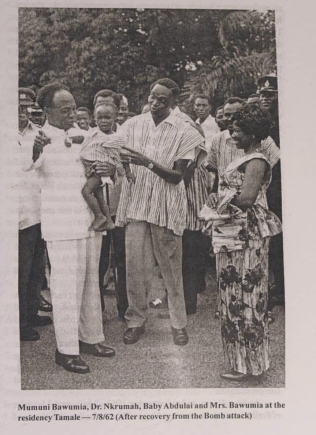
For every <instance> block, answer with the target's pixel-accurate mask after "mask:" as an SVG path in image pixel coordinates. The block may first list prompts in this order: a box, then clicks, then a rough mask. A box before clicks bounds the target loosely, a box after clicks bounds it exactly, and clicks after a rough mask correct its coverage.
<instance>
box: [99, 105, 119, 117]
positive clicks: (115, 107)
mask: <svg viewBox="0 0 316 435" xmlns="http://www.w3.org/2000/svg"><path fill="white" fill-rule="evenodd" d="M99 107H111V109H114V110H115V112H116V113H118V110H119V109H118V107H117V106H116V104H112V103H101V104H98V105H97V106H96V107H95V108H94V112H93V114H94V115H95V114H96V111H97V109H99Z"/></svg>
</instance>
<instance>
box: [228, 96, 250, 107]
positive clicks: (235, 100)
mask: <svg viewBox="0 0 316 435" xmlns="http://www.w3.org/2000/svg"><path fill="white" fill-rule="evenodd" d="M236 103H240V104H242V105H244V104H245V101H244V100H243V99H242V98H239V97H229V98H227V100H226V101H225V103H224V104H223V107H225V106H226V104H236Z"/></svg>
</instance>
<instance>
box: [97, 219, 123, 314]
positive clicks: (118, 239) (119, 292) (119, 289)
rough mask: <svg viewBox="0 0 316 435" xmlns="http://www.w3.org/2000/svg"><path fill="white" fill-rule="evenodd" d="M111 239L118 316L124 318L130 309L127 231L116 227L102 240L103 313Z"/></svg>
mask: <svg viewBox="0 0 316 435" xmlns="http://www.w3.org/2000/svg"><path fill="white" fill-rule="evenodd" d="M111 239H112V242H113V248H114V264H115V268H116V272H117V276H116V301H117V310H118V315H119V317H121V318H124V314H125V312H126V310H127V307H128V300H127V294H126V256H125V229H124V228H121V227H115V228H114V230H112V231H109V232H108V234H107V235H106V236H103V239H102V248H101V256H100V264H99V285H100V293H101V304H102V311H104V308H105V305H104V300H103V296H102V288H103V280H104V276H105V274H106V272H107V270H108V268H109V266H110V247H111Z"/></svg>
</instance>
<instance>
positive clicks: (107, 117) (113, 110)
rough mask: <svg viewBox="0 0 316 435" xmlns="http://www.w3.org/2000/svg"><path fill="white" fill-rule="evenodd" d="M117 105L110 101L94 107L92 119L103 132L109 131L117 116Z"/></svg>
mask: <svg viewBox="0 0 316 435" xmlns="http://www.w3.org/2000/svg"><path fill="white" fill-rule="evenodd" d="M117 113H118V110H117V107H116V106H115V105H114V104H111V103H104V104H100V105H98V106H97V107H96V108H95V109H94V119H95V122H96V124H97V126H98V127H99V129H100V130H101V131H102V132H103V133H111V132H112V130H113V126H114V124H115V121H116V118H117Z"/></svg>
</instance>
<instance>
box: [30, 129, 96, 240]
mask: <svg viewBox="0 0 316 435" xmlns="http://www.w3.org/2000/svg"><path fill="white" fill-rule="evenodd" d="M42 131H43V132H44V133H45V134H46V136H48V137H49V138H51V143H50V144H48V145H46V146H45V147H44V150H43V153H42V154H41V156H40V157H39V158H38V160H37V161H36V162H35V163H33V164H32V165H31V166H30V169H34V168H35V169H37V171H38V175H39V179H40V186H41V221H42V235H43V238H44V239H45V240H46V241H55V240H74V239H83V238H87V237H91V236H94V231H88V228H89V226H90V225H91V222H92V219H93V215H92V212H91V211H90V209H89V207H88V204H87V203H86V201H85V200H84V198H83V196H82V193H81V190H82V188H83V186H84V184H85V182H86V177H85V172H84V166H83V164H82V162H81V159H80V150H81V145H78V144H72V146H71V147H67V146H65V142H64V141H65V138H66V133H65V131H64V130H60V129H59V128H56V127H53V126H51V125H49V124H48V123H47V122H46V123H45V125H44V127H43V128H42ZM79 131H80V130H79Z"/></svg>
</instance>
